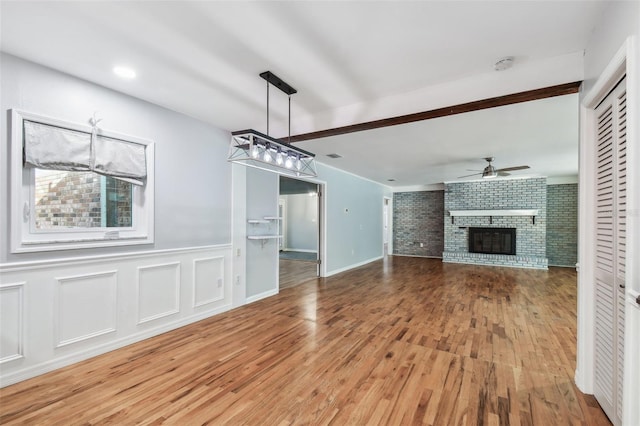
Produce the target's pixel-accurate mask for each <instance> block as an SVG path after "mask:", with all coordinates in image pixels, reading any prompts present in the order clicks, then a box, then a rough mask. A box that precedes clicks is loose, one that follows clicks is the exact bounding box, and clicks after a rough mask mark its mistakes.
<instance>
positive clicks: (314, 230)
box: [280, 194, 318, 251]
mask: <svg viewBox="0 0 640 426" xmlns="http://www.w3.org/2000/svg"><path fill="white" fill-rule="evenodd" d="M280 198H282V199H284V200H285V203H286V204H285V206H286V209H287V213H286V214H287V215H286V219H287V220H286V227H287V241H286V242H285V248H286V249H289V250H303V251H317V250H318V197H317V196H309V194H295V195H281V196H280Z"/></svg>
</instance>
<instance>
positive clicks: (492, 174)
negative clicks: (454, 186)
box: [458, 157, 529, 179]
mask: <svg viewBox="0 0 640 426" xmlns="http://www.w3.org/2000/svg"><path fill="white" fill-rule="evenodd" d="M484 160H485V161H486V162H487V163H489V164H488V165H487V166H486V167H485V168H484V170H483V171H481V172H480V173H472V174H470V175H465V176H458V179H463V178H468V177H471V176H476V175H481V176H482V178H483V179H493V178H496V177H498V176H509V175H510V173H507V172H512V171H516V170H525V169H528V168H529V166H514V167H504V168H502V169H496V168H495V167H493V165H492V164H491V162H492V161H493V157H485V158H484Z"/></svg>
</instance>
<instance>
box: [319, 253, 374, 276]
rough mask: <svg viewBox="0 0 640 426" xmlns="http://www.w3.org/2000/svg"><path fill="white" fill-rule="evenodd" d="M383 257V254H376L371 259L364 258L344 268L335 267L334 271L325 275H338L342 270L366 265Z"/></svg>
mask: <svg viewBox="0 0 640 426" xmlns="http://www.w3.org/2000/svg"><path fill="white" fill-rule="evenodd" d="M382 258H383V256H376V257H372V258H371V259H367V260H363V261H362V262H358V263H354V264H351V265H349V266H345V267H344V268H340V269H334V270H333V271H328V272H327V274H326V275H325V277H330V276H332V275H336V274H339V273H341V272H346V271H348V270H350V269H354V268H358V267H360V266H364V265H366V264H368V263H371V262H375V261H376V260H380V259H382Z"/></svg>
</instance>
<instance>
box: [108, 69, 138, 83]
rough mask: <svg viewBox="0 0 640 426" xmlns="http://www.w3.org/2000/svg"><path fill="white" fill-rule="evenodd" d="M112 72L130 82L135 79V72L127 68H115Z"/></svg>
mask: <svg viewBox="0 0 640 426" xmlns="http://www.w3.org/2000/svg"><path fill="white" fill-rule="evenodd" d="M113 72H114V73H115V75H117V76H118V77H120V78H124V79H126V80H132V79H134V78H136V72H135V71H134V70H132V69H131V68H129V67H123V66H116V67H113Z"/></svg>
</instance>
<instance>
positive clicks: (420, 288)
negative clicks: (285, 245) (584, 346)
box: [0, 257, 609, 426]
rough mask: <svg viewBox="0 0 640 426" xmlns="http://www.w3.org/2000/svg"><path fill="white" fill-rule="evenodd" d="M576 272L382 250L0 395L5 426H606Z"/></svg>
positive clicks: (10, 389)
mask: <svg viewBox="0 0 640 426" xmlns="http://www.w3.org/2000/svg"><path fill="white" fill-rule="evenodd" d="M575 345H576V274H575V272H574V271H572V270H570V269H559V268H552V269H550V270H549V271H548V272H546V271H532V270H524V269H508V268H490V267H479V266H465V265H452V264H442V263H441V262H440V261H439V260H436V259H420V258H408V257H389V258H387V259H386V260H385V261H378V262H375V263H372V264H370V265H367V266H364V267H362V268H358V269H356V270H353V271H350V272H347V273H343V274H340V275H337V276H334V277H331V278H327V279H314V280H311V281H308V282H306V283H304V284H302V285H298V286H295V287H292V288H289V289H286V290H284V291H282V292H281V293H280V294H279V295H277V296H274V297H271V298H268V299H265V300H262V301H260V302H257V303H254V304H251V305H249V306H245V307H241V308H239V309H236V310H233V311H230V312H227V313H225V314H222V315H218V316H216V317H213V318H210V319H207V320H204V321H200V322H198V323H196V324H192V325H189V326H186V327H183V328H181V329H178V330H175V331H172V332H169V333H166V334H163V335H160V336H157V337H155V338H153V339H148V340H146V341H143V342H140V343H137V344H134V345H131V346H128V347H126V348H123V349H120V350H117V351H114V352H111V353H108V354H105V355H103V356H99V357H96V358H93V359H91V360H88V361H85V362H83V363H80V364H76V365H74V366H71V367H68V368H64V369H61V370H58V371H55V372H52V373H50V374H47V375H44V376H40V377H37V378H35V379H32V380H29V381H25V382H22V383H19V384H16V385H13V386H10V387H8V388H5V389H3V390H2V391H1V393H0V398H1V399H0V401H1V410H0V423H1V424H29V425H31V424H61V425H71V424H116V425H127V424H134V423H141V424H176V425H199V424H248V425H288V424H335V425H376V424H385V425H387V424H389V425H396V424H429V425H448V424H455V425H464V424H472V425H493V424H495V425H498V424H500V425H506V424H512V425H520V424H522V425H544V426H547V425H569V424H572V425H575V424H589V425H591V424H593V425H605V424H609V423H608V420H607V419H606V417H605V416H604V414H603V412H602V411H601V409H600V408H599V406H598V404H597V403H596V401H595V400H594V398H593V397H590V396H585V395H583V394H582V393H580V392H579V391H578V390H577V389H576V387H575V386H574V385H573V379H572V377H573V374H574V368H575V361H574V360H575Z"/></svg>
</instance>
